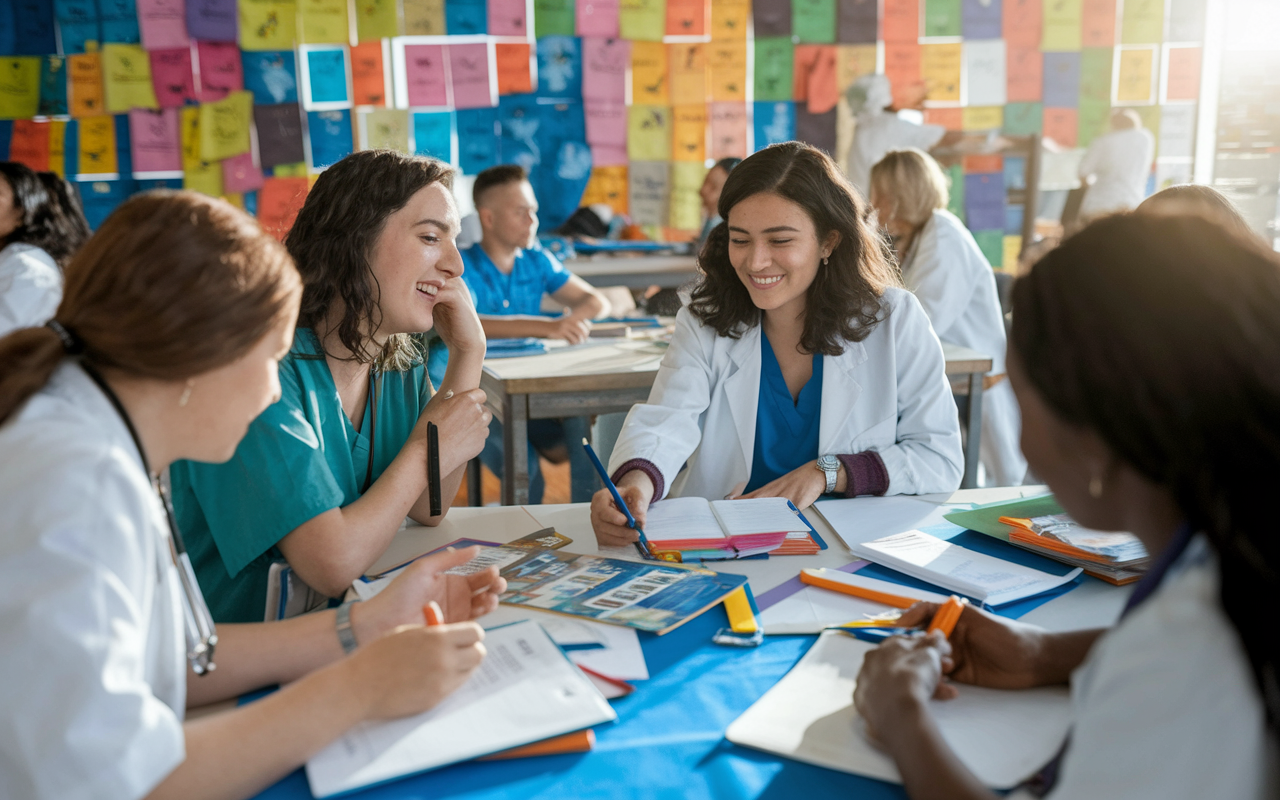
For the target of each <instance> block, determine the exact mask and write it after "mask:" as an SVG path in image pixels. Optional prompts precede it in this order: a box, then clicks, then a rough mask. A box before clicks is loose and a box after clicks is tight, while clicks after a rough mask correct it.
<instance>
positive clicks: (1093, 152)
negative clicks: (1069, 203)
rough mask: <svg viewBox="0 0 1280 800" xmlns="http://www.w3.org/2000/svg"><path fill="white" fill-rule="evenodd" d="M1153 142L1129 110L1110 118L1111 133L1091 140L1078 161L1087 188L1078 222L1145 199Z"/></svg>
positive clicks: (1133, 113) (1081, 203)
mask: <svg viewBox="0 0 1280 800" xmlns="http://www.w3.org/2000/svg"><path fill="white" fill-rule="evenodd" d="M1155 155H1156V139H1155V137H1154V136H1152V135H1151V131H1149V130H1147V129H1146V128H1144V127H1142V117H1140V116H1138V112H1137V111H1134V110H1133V109H1132V108H1118V109H1116V110H1115V111H1114V112H1112V114H1111V130H1110V131H1108V132H1107V133H1104V134H1103V135H1101V136H1099V137H1098V138H1096V139H1094V140H1093V142H1092V143H1090V145H1089V149H1088V150H1086V151H1085V154H1084V158H1083V159H1081V160H1080V180H1081V181H1082V182H1083V183H1084V184H1085V185H1086V186H1087V187H1088V189H1086V190H1085V193H1084V200H1082V201H1081V202H1080V218H1081V220H1083V221H1086V222H1087V221H1089V220H1090V219H1093V218H1096V217H1098V216H1099V215H1101V214H1109V213H1112V212H1115V211H1129V210H1131V209H1134V208H1137V207H1138V204H1139V203H1141V202H1142V198H1144V197H1146V195H1147V179H1148V178H1149V177H1151V164H1152V162H1153V161H1154V160H1155Z"/></svg>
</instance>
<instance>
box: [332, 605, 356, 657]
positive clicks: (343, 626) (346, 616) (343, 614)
mask: <svg viewBox="0 0 1280 800" xmlns="http://www.w3.org/2000/svg"><path fill="white" fill-rule="evenodd" d="M358 602H360V601H359V600H350V601H348V602H346V603H343V604H342V605H340V606H338V616H337V619H336V620H335V623H336V625H337V628H338V641H339V642H340V643H341V644H342V651H343V652H344V653H354V652H355V650H356V647H357V646H358V644H359V643H358V642H356V634H355V631H353V630H351V607H352V606H353V605H355V604H356V603H358Z"/></svg>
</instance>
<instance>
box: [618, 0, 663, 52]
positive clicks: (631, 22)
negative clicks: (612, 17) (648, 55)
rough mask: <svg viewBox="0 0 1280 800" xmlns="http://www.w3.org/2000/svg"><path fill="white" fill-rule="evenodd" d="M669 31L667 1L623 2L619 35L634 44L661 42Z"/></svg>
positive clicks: (625, 0)
mask: <svg viewBox="0 0 1280 800" xmlns="http://www.w3.org/2000/svg"><path fill="white" fill-rule="evenodd" d="M666 29H667V2H666V0H621V2H619V3H618V35H619V36H620V37H621V38H623V39H630V40H632V41H634V42H660V41H662V34H663V33H665V32H666Z"/></svg>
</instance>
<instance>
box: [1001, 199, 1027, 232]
mask: <svg viewBox="0 0 1280 800" xmlns="http://www.w3.org/2000/svg"><path fill="white" fill-rule="evenodd" d="M1022 214H1023V206H1022V204H1020V203H1019V204H1017V205H1012V206H1005V207H1004V235H1005V236H1021V235H1022V220H1023V216H1022Z"/></svg>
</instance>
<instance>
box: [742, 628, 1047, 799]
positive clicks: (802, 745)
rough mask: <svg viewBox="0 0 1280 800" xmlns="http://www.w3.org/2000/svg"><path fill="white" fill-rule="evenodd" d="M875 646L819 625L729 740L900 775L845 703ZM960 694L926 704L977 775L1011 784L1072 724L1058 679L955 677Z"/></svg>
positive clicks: (994, 783) (993, 783)
mask: <svg viewBox="0 0 1280 800" xmlns="http://www.w3.org/2000/svg"><path fill="white" fill-rule="evenodd" d="M875 646H876V645H874V644H871V643H869V642H864V641H861V640H859V639H855V638H853V637H852V636H847V635H845V634H842V633H838V632H835V631H829V632H827V633H824V634H823V635H822V636H821V637H820V638H819V639H818V641H817V643H816V644H814V646H813V647H812V648H811V649H810V650H809V652H808V653H807V654H806V655H805V657H804V658H802V659H801V660H800V663H798V664H796V666H795V667H794V668H792V670H791V671H790V672H788V673H787V675H786V677H784V678H783V679H782V680H781V681H779V682H778V683H777V684H776V685H775V686H774V687H773V688H772V689H770V690H769V691H768V692H767V693H766V694H765V696H764V697H762V698H760V699H759V700H758V701H757V702H756V703H755V705H753V706H751V708H749V709H747V711H746V713H744V714H743V715H742V716H741V717H738V719H737V720H735V721H734V723H733V724H732V725H730V726H729V729H728V731H727V732H726V733H725V737H726V738H727V739H728V740H729V741H731V742H734V743H736V744H740V745H743V746H745V747H752V748H755V749H757V750H764V751H766V752H770V753H776V754H778V755H781V756H785V757H787V758H793V759H795V760H797V761H804V762H806V763H809V764H817V765H819V766H823V767H827V768H828V769H834V770H839V771H840V772H851V773H854V774H857V775H867V776H869V777H872V778H878V779H880V780H885V781H894V782H898V783H900V782H901V780H902V779H901V776H900V775H899V774H898V770H897V767H896V766H895V765H894V763H893V761H892V759H890V758H889V757H888V756H887V755H886V754H885V753H884V752H882V751H881V750H879V749H878V748H876V746H875V745H873V744H871V743H870V741H868V739H867V737H866V734H865V733H864V730H865V728H864V724H863V722H862V719H861V717H859V715H858V713H857V710H856V709H854V707H853V700H852V698H853V689H854V687H855V686H856V685H857V676H858V671H859V670H860V669H861V667H862V658H863V656H864V655H865V654H866V653H867V651H869V650H871V649H872V648H874V647H875ZM958 688H959V690H960V694H959V697H957V698H955V699H954V700H945V701H940V700H936V701H933V702H932V703H931V704H930V710H931V711H932V713H933V715H934V718H935V719H936V720H937V722H938V727H939V728H940V729H941V731H942V736H943V738H944V739H945V740H946V741H947V744H949V745H950V746H951V748H952V750H954V751H955V753H956V756H957V757H958V758H959V759H960V761H961V762H962V763H964V765H965V766H967V767H968V768H969V769H970V770H971V771H972V772H973V773H974V775H975V776H977V778H978V780H980V781H982V782H983V783H984V784H986V785H987V786H990V787H992V788H995V789H1005V788H1009V787H1012V786H1014V785H1016V784H1018V783H1019V782H1020V781H1022V780H1023V779H1025V778H1027V777H1028V776H1030V775H1032V774H1033V773H1034V772H1035V771H1036V770H1038V769H1039V768H1040V767H1042V766H1044V765H1045V764H1046V763H1048V761H1049V760H1050V759H1051V758H1053V756H1054V754H1055V753H1057V751H1058V748H1059V747H1061V745H1062V742H1063V740H1064V739H1065V738H1066V735H1067V730H1068V728H1069V726H1070V724H1071V705H1070V701H1069V699H1068V693H1067V689H1066V687H1065V686H1064V687H1051V688H1041V689H1029V690H1024V691H999V690H996V689H982V688H978V687H976V686H965V685H959V686H958Z"/></svg>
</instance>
